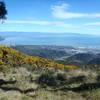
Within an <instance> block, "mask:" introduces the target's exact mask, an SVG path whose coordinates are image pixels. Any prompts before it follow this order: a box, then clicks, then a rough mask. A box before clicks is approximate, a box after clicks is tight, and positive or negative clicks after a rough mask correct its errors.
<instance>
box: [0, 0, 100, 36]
mask: <svg viewBox="0 0 100 100" xmlns="http://www.w3.org/2000/svg"><path fill="white" fill-rule="evenodd" d="M4 1H5V3H6V7H7V10H8V15H7V20H5V22H4V23H3V24H0V31H20V32H49V33H68V32H70V33H80V34H95V35H100V0H4Z"/></svg>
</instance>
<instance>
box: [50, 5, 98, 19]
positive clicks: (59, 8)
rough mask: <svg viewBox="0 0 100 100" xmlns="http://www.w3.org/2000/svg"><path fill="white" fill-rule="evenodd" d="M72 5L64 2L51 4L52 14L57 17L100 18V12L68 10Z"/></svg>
mask: <svg viewBox="0 0 100 100" xmlns="http://www.w3.org/2000/svg"><path fill="white" fill-rule="evenodd" d="M69 8H70V5H69V4H67V3H62V4H60V5H54V6H51V10H52V15H53V16H54V17H55V18H60V19H70V18H100V13H78V12H77V13H75V12H70V11H68V10H69Z"/></svg>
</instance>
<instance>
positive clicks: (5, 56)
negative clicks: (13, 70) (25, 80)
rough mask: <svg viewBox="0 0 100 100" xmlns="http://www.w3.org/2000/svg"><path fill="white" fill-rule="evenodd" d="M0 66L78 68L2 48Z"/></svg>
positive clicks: (0, 50) (0, 47) (0, 49)
mask: <svg viewBox="0 0 100 100" xmlns="http://www.w3.org/2000/svg"><path fill="white" fill-rule="evenodd" d="M0 65H11V67H16V66H17V67H18V66H25V65H30V67H32V68H42V67H43V68H55V69H62V70H70V69H77V68H78V67H77V66H72V65H63V64H58V63H56V62H55V61H53V60H50V59H45V58H41V57H35V56H28V55H25V54H23V53H21V52H19V51H17V50H14V49H12V48H10V47H6V46H0Z"/></svg>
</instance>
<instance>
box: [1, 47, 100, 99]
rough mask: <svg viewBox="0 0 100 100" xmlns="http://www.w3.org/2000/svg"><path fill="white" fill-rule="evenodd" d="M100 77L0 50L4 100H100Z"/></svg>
mask: <svg viewBox="0 0 100 100" xmlns="http://www.w3.org/2000/svg"><path fill="white" fill-rule="evenodd" d="M99 73H100V72H99V71H98V72H97V71H94V70H90V69H84V70H83V69H81V68H79V67H78V66H75V65H63V64H58V63H57V62H55V61H53V60H50V59H44V58H41V57H35V56H29V55H26V54H23V53H21V52H19V51H17V50H14V49H12V48H10V47H6V46H0V100H100V96H99V93H100V75H99ZM40 98H41V99H40Z"/></svg>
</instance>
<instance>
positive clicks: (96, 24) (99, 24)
mask: <svg viewBox="0 0 100 100" xmlns="http://www.w3.org/2000/svg"><path fill="white" fill-rule="evenodd" d="M85 26H100V22H91V23H86V24H85Z"/></svg>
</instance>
